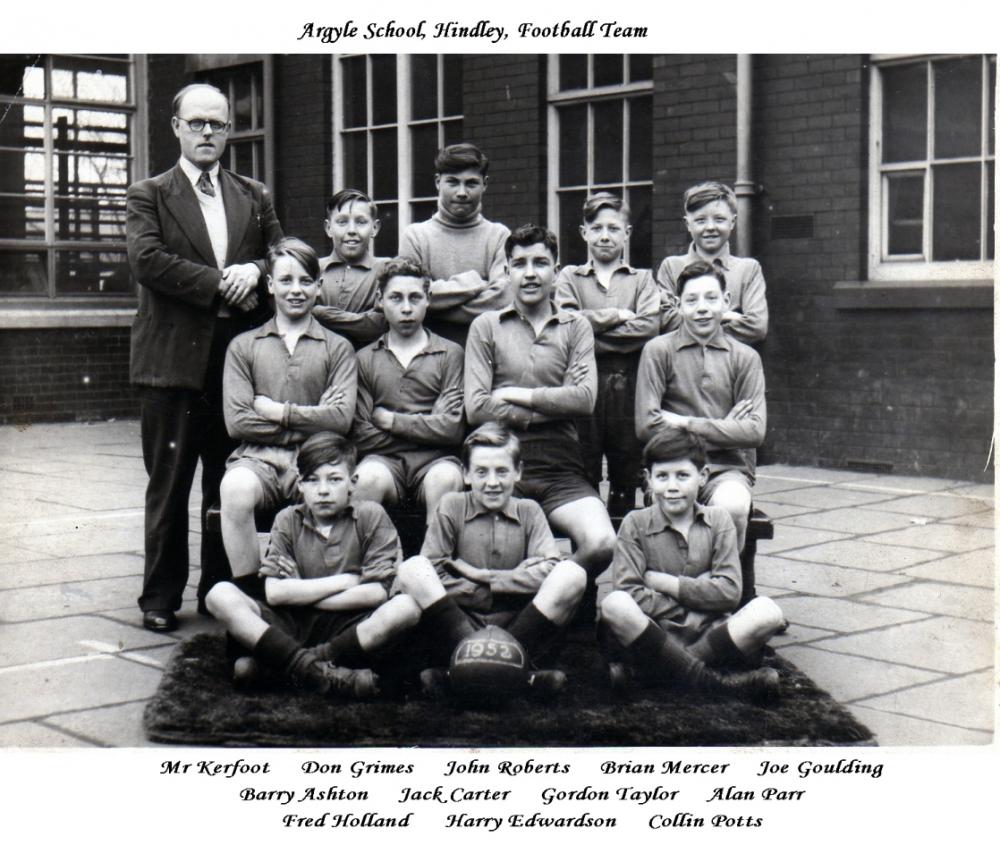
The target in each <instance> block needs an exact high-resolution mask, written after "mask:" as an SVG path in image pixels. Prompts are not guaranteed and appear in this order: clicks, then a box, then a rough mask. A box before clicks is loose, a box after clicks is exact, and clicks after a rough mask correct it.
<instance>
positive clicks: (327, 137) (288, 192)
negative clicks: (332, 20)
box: [271, 56, 333, 253]
mask: <svg viewBox="0 0 1000 854" xmlns="http://www.w3.org/2000/svg"><path fill="white" fill-rule="evenodd" d="M274 76H275V81H274V108H275V125H274V126H275V134H274V136H275V139H274V157H275V176H274V182H275V186H274V187H272V188H271V189H272V192H273V193H274V200H275V207H276V210H277V213H278V218H279V219H280V220H281V227H282V228H283V229H284V231H285V234H289V235H294V236H295V237H299V238H301V239H303V240H305V241H306V243H308V244H310V245H311V246H312V247H313V248H315V249H316V250H319V251H322V252H324V253H326V252H329V242H330V241H329V239H328V238H327V237H326V235H325V234H324V233H323V217H324V216H325V215H326V200H327V199H329V198H330V195H331V193H332V191H333V188H332V186H331V181H332V175H333V159H332V158H333V125H332V121H333V120H332V117H331V109H332V108H331V104H330V85H331V81H330V77H331V70H330V57H329V56H278V57H275V61H274Z"/></svg>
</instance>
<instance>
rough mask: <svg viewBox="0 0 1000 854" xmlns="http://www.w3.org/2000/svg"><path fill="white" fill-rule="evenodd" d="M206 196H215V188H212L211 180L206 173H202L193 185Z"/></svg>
mask: <svg viewBox="0 0 1000 854" xmlns="http://www.w3.org/2000/svg"><path fill="white" fill-rule="evenodd" d="M195 186H196V187H197V188H198V189H199V190H200V191H201V192H202V193H204V194H205V195H206V196H215V187H213V186H212V179H211V178H210V177H209V174H208V173H207V172H202V173H201V177H200V178H198V183H197V184H196V185H195Z"/></svg>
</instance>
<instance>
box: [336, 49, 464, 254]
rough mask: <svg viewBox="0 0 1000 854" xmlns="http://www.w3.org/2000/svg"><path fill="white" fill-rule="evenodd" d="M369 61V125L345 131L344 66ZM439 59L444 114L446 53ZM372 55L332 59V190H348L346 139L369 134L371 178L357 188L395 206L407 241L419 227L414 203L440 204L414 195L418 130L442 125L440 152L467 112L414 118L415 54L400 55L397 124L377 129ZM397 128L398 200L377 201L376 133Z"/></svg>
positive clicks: (439, 100)
mask: <svg viewBox="0 0 1000 854" xmlns="http://www.w3.org/2000/svg"><path fill="white" fill-rule="evenodd" d="M360 56H363V57H364V58H365V124H364V125H359V126H357V127H351V128H347V127H345V126H344V119H343V116H344V93H343V87H342V85H341V84H342V76H343V73H342V72H341V70H340V68H341V65H340V63H341V62H342V61H343V60H345V59H355V58H357V57H360ZM434 56H435V58H436V59H437V103H438V108H439V110H442V111H443V109H444V104H445V98H444V76H445V75H444V57H445V54H442V53H437V54H434ZM371 57H372V54H367V53H366V54H361V53H341V54H333V55H332V56H331V57H330V62H331V63H332V67H331V80H332V86H331V88H332V93H331V100H332V113H333V163H332V168H331V174H330V179H331V184H332V187H333V188H334V189H335V190H337V189H342V188H344V187H345V177H344V175H345V169H344V163H345V161H344V134H345V133H364V134H365V145H366V165H367V175H366V182H367V185H366V186H365V187H358V188H357V189H360V190H364V192H366V193H368V194H369V195H372V200H373V201H374V202H375V204H376V205H378V206H379V207H380V208H383V207H384V206H385V205H393V206H395V209H396V218H397V228H398V234H399V237H402V235H403V232H404V231H405V230H406V227H407V226H409V225H411V224H412V223H413V221H414V220H413V216H412V210H411V207H412V205H414V204H419V203H427V202H431V201H435V200H436V199H437V196H436V195H434V196H418V195H415V194H414V193H413V191H412V188H413V138H412V133H411V131H412V129H413V128H417V127H426V126H427V125H432V124H436V125H437V131H438V148H441V147H443V146H444V140H445V125H446V123H448V122H453V121H456V120H459V121H464V119H465V113H464V109H463V112H462V113H459V114H442V115H437V116H434V117H430V118H422V119H415V118H413V114H412V92H413V75H412V74H411V72H410V68H411V60H412V57H413V54H409V53H398V54H396V119H395V121H394V122H384V123H380V124H374V123H373V122H372V103H373V101H372V77H373V75H372V73H371ZM388 128H395V129H396V170H397V171H396V197H395V198H382V197H375V196H374V195H373V192H374V177H373V169H374V158H373V156H372V133H373V132H374V131H379V130H386V129H388ZM426 168H427V169H433V164H432V163H428V164H427V167H426Z"/></svg>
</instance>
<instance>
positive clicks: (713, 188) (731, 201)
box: [684, 181, 736, 213]
mask: <svg viewBox="0 0 1000 854" xmlns="http://www.w3.org/2000/svg"><path fill="white" fill-rule="evenodd" d="M720 200H721V201H724V202H725V203H726V204H727V205H729V210H730V211H731V212H732V213H736V193H734V192H733V190H732V188H731V187H728V186H727V185H725V184H721V183H719V182H718V181H706V182H705V183H704V184H695V186H693V187H688V188H687V189H686V190H685V191H684V212H685V213H691V211H696V210H698V208H703V207H705V205H708V204H711V203H712V202H717V201H720Z"/></svg>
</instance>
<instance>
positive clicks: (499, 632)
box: [449, 626, 528, 708]
mask: <svg viewBox="0 0 1000 854" xmlns="http://www.w3.org/2000/svg"><path fill="white" fill-rule="evenodd" d="M527 671H528V657H527V656H526V655H525V653H524V647H522V646H521V644H520V643H519V642H518V640H517V638H515V637H514V636H513V635H512V634H510V632H507V631H504V630H503V629H501V628H500V627H499V626H487V627H486V628H485V629H480V630H479V631H477V632H474V633H473V634H471V635H469V636H468V637H466V638H463V639H462V640H461V641H460V642H459V644H458V646H456V647H455V651H454V652H453V653H452V655H451V668H450V670H449V676H450V682H451V688H452V691H453V693H454V695H455V697H456V698H457V699H458V700H460V701H461V702H463V703H465V704H467V705H472V706H478V707H485V708H495V707H497V706H502V705H503V704H504V703H506V702H508V701H509V700H511V699H513V698H514V697H517V696H520V694H521V693H522V692H523V691H524V689H525V686H526V684H527V676H528V673H527Z"/></svg>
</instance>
